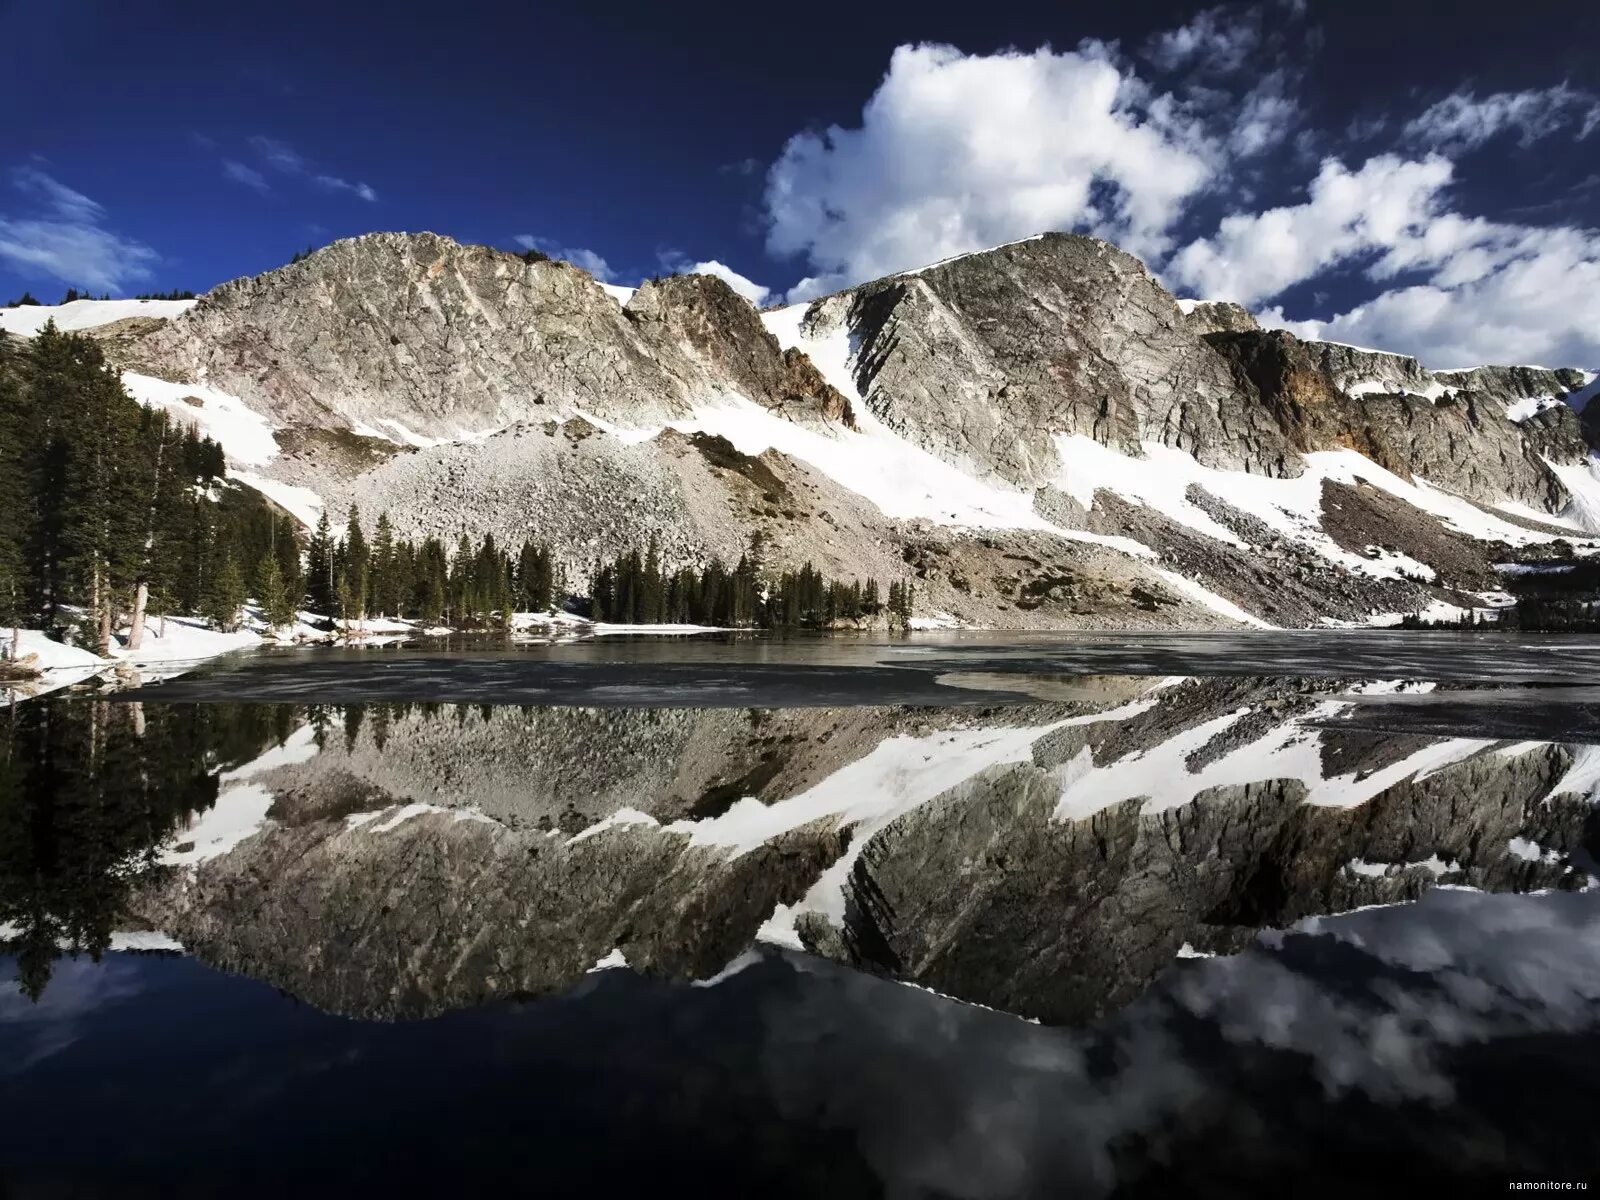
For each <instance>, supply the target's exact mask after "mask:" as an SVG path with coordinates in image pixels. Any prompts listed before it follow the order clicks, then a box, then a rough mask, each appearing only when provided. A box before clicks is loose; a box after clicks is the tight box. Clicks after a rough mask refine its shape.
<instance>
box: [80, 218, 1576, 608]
mask: <svg viewBox="0 0 1600 1200" xmlns="http://www.w3.org/2000/svg"><path fill="white" fill-rule="evenodd" d="M619 299H620V297H619V296H618V295H616V294H615V293H614V292H613V291H609V290H607V289H606V288H604V287H602V285H601V284H599V283H597V282H596V281H595V280H594V279H593V278H592V277H591V276H589V275H588V274H587V273H586V272H584V271H582V270H580V269H579V268H576V267H573V266H571V265H569V264H562V263H558V262H538V261H535V262H528V261H526V260H524V259H523V258H522V257H520V256H518V255H515V254H511V253H509V252H506V251H500V250H494V249H492V248H489V247H481V246H480V247H475V246H464V245H461V244H459V243H456V242H454V241H453V240H451V239H449V238H444V237H440V236H438V235H433V234H388V233H385V234H368V235H363V236H361V237H357V238H350V239H342V240H341V241H339V242H335V243H333V244H331V245H330V246H328V247H324V248H323V249H322V250H320V251H317V252H314V253H313V254H311V255H310V256H308V257H306V258H304V259H302V260H300V261H298V262H296V263H294V264H291V265H290V266H288V267H284V268H279V269H278V270H275V271H270V272H265V273H263V274H261V275H257V276H252V277H248V278H244V279H240V280H235V281H231V282H230V283H228V284H224V285H222V286H221V287H219V288H217V289H214V290H213V292H211V293H208V294H207V295H206V296H204V297H202V298H201V299H200V300H199V301H197V302H196V303H194V304H193V305H192V306H191V307H189V308H187V310H186V311H182V312H180V313H178V314H177V315H176V316H175V317H174V318H173V319H171V320H167V321H161V322H153V321H140V320H135V321H131V322H130V321H121V322H117V323H116V324H115V325H108V326H107V327H105V328H104V329H102V330H98V331H96V333H97V334H98V335H99V336H101V337H102V339H103V340H104V342H105V344H106V346H107V350H108V354H109V355H110V356H111V357H112V358H113V359H114V360H115V361H117V362H118V363H119V365H121V366H123V367H124V368H125V369H128V370H133V371H136V372H140V373H142V374H143V375H146V376H153V377H157V378H159V379H165V380H168V381H170V384H171V385H177V386H176V389H173V388H171V387H168V386H167V385H163V387H166V388H167V390H166V391H165V392H163V393H162V396H160V397H156V396H155V395H154V393H153V391H152V389H151V388H150V387H149V385H142V386H145V389H146V392H145V394H146V395H147V396H149V397H150V398H149V399H147V402H151V403H156V402H160V403H171V400H170V397H171V395H172V394H173V393H174V391H175V392H176V393H177V394H180V395H181V393H182V388H183V387H185V386H188V385H196V387H197V390H198V389H199V385H204V387H205V388H207V389H211V392H208V393H206V394H212V393H221V394H224V395H230V396H235V397H237V398H238V401H239V406H240V407H241V408H242V409H245V410H247V411H249V412H251V413H253V414H255V415H256V419H258V420H259V421H261V422H263V423H264V424H265V426H266V427H267V428H268V429H270V430H272V433H271V435H270V436H271V439H272V440H273V442H274V444H275V445H276V447H277V451H276V453H275V454H269V455H267V459H268V461H266V462H265V463H264V464H260V465H255V464H252V465H251V466H250V468H249V470H250V472H251V473H252V477H253V478H254V479H255V480H256V481H257V484H258V485H259V486H263V487H264V488H270V489H272V490H271V491H269V495H270V494H273V492H274V491H276V492H277V493H278V494H280V495H290V494H292V495H294V496H296V497H300V498H302V499H303V500H304V504H303V506H302V509H301V511H302V518H303V519H310V517H309V514H311V513H314V511H315V509H316V508H318V507H323V508H325V509H326V511H328V512H330V514H332V515H333V516H335V517H336V518H337V517H339V516H340V515H341V514H343V513H344V512H345V511H346V510H348V508H349V507H350V506H352V505H359V506H360V508H361V510H362V511H363V512H367V513H372V512H374V511H388V512H389V513H390V514H391V517H392V519H393V520H394V521H395V523H396V526H397V528H398V529H400V530H401V531H403V532H406V533H408V534H412V535H420V534H441V535H445V536H447V537H453V536H454V535H455V534H456V533H458V532H460V531H464V530H468V531H473V532H474V533H475V534H476V532H478V531H480V530H488V531H492V532H494V533H495V535H496V538H497V539H500V538H506V539H508V541H510V542H511V543H513V544H514V543H515V541H516V540H517V539H519V538H521V537H527V536H545V535H546V534H547V533H552V534H553V537H554V541H555V552H556V553H557V555H558V558H559V560H560V562H561V563H562V565H563V567H564V569H565V571H566V572H567V574H568V576H569V578H570V579H571V580H572V581H573V583H574V585H575V586H579V587H581V586H582V584H583V581H584V580H585V578H586V575H587V572H588V571H589V570H591V569H592V564H593V563H594V561H595V560H596V559H597V558H599V557H601V556H604V555H608V554H612V553H615V552H616V551H617V550H618V549H619V548H623V549H625V548H626V546H627V544H629V543H631V544H633V545H642V544H643V543H644V542H645V541H648V540H651V539H655V540H658V542H659V543H660V545H661V546H662V549H663V553H664V554H665V555H666V556H667V559H668V560H669V561H670V562H674V563H679V564H692V563H693V562H695V561H697V560H701V561H703V560H704V559H706V558H708V557H710V556H712V555H724V556H727V555H730V554H732V553H734V552H735V551H736V550H737V548H738V547H739V546H740V545H741V544H744V543H747V542H748V540H749V539H750V538H751V537H753V536H755V535H756V534H758V533H759V534H760V535H761V536H762V537H763V538H764V539H765V540H766V541H767V543H768V545H769V546H770V547H771V550H772V553H773V555H774V567H775V568H782V567H786V566H793V565H798V563H799V562H801V561H805V560H807V559H812V558H814V559H816V560H818V562H819V565H823V566H824V567H825V569H828V570H830V571H832V572H835V573H839V574H841V575H848V574H855V575H858V576H867V575H871V576H875V577H879V578H883V577H893V576H895V575H899V574H904V575H909V576H912V577H914V578H915V579H916V580H918V583H919V587H920V589H921V595H922V602H923V603H924V604H925V605H926V606H927V607H928V609H929V611H930V613H931V614H933V615H940V614H943V615H944V617H947V618H948V619H950V620H953V621H957V622H961V623H972V624H989V625H1007V624H1016V625H1023V626H1028V627H1034V626H1060V625H1068V626H1071V625H1087V626H1092V627H1104V626H1107V625H1119V624H1128V625H1138V626H1151V627H1156V626H1163V625H1173V624H1178V625H1192V626H1206V625H1214V624H1218V623H1222V624H1226V623H1232V622H1237V621H1240V620H1247V621H1248V620H1254V621H1266V622H1268V623H1280V624H1316V623H1321V622H1324V621H1326V620H1336V621H1355V622H1360V621H1363V620H1367V619H1373V618H1374V615H1375V614H1374V611H1373V610H1374V609H1376V610H1377V613H1378V614H1382V613H1390V614H1394V613H1399V612H1405V611H1419V610H1427V609H1430V608H1434V609H1439V608H1440V607H1441V606H1442V607H1443V608H1444V609H1449V610H1452V611H1462V610H1465V609H1468V608H1472V607H1479V606H1483V605H1485V604H1488V603H1490V602H1491V601H1490V600H1486V599H1484V596H1485V595H1487V594H1488V593H1490V592H1496V591H1497V589H1495V588H1493V587H1488V586H1486V584H1488V583H1492V582H1493V579H1494V571H1493V569H1492V566H1493V562H1494V561H1496V560H1497V556H1503V557H1514V556H1516V555H1518V554H1535V555H1539V554H1546V553H1548V550H1547V549H1546V548H1547V547H1549V546H1550V545H1551V543H1553V542H1554V541H1556V540H1558V539H1559V538H1561V537H1563V536H1565V538H1566V540H1567V541H1569V542H1571V541H1581V539H1582V537H1583V535H1584V534H1585V533H1587V532H1592V531H1594V530H1595V529H1597V528H1600V483H1597V482H1596V480H1595V476H1594V473H1593V471H1592V470H1591V469H1590V466H1589V464H1590V461H1591V458H1590V456H1591V452H1592V447H1593V446H1594V444H1595V440H1596V439H1595V436H1594V435H1595V430H1594V429H1593V428H1592V427H1591V426H1590V424H1589V422H1588V421H1586V420H1585V419H1584V415H1580V413H1579V412H1577V411H1575V409H1574V406H1573V404H1579V405H1580V406H1581V401H1583V400H1586V399H1587V396H1588V394H1590V393H1592V392H1593V390H1595V386H1596V383H1597V380H1596V377H1595V376H1593V375H1591V374H1590V373H1589V372H1586V371H1580V370H1576V369H1573V368H1557V369H1553V370H1552V369H1546V368H1534V367H1495V366H1485V367H1476V368H1467V369H1461V370H1455V371H1448V372H1433V371H1429V370H1428V369H1427V368H1425V367H1423V366H1422V364H1421V363H1419V362H1418V361H1417V360H1416V359H1414V358H1411V357H1409V356H1405V355H1397V354H1391V353H1388V352H1382V351H1371V350H1364V349H1362V348H1359V347H1348V346H1341V345H1339V344H1337V343H1324V342H1307V341H1303V340H1301V339H1299V338H1297V337H1295V336H1294V335H1293V334H1290V333H1287V332H1285V331H1282V330H1263V329H1260V328H1259V326H1258V324H1257V323H1256V322H1255V320H1254V318H1253V317H1251V316H1250V315H1249V314H1248V313H1247V312H1245V310H1243V309H1242V308H1240V307H1239V306H1237V305H1230V304H1227V303H1220V302H1188V301H1183V302H1180V301H1179V300H1177V299H1176V298H1174V297H1173V296H1172V295H1171V293H1170V292H1168V291H1167V290H1166V289H1165V287H1163V286H1162V284H1161V283H1160V281H1159V280H1158V279H1157V278H1156V277H1155V276H1154V275H1153V274H1152V273H1151V272H1150V271H1149V269H1148V268H1147V267H1146V266H1145V265H1144V264H1143V263H1141V262H1140V261H1139V260H1138V259H1136V258H1134V257H1133V256H1131V255H1128V254H1126V253H1125V252H1123V251H1121V250H1119V249H1117V248H1116V247H1114V246H1111V245H1110V244H1109V243H1105V242H1101V241H1098V240H1096V239H1092V238H1085V237H1081V236H1078V235H1071V234H1042V235H1038V236H1036V237H1033V238H1029V239H1025V240H1023V241H1020V242H1015V243H1010V244H1008V245H1006V246H1002V247H997V248H995V249H992V250H987V251H979V252H976V253H973V254H968V255H961V256H957V257H955V258H953V259H949V260H945V261H943V262H941V263H936V264H931V265H930V266H928V267H924V268H919V269H917V270H915V271H910V272H902V273H900V274H897V275H891V276H886V277H885V278H883V279H879V280H874V281H869V282H868V283H864V284H861V285H859V286H857V287H854V288H849V289H844V290H842V291H840V292H837V293H834V294H832V295H830V296H826V297H821V298H818V299H817V300H814V301H809V302H806V303H804V304H797V305H788V306H780V307H777V308H769V309H766V310H763V311H760V312H758V311H757V310H756V309H755V307H754V306H752V305H751V304H750V303H749V302H748V301H746V300H744V299H743V298H742V297H739V296H738V295H737V294H736V293H734V292H733V291H732V289H731V288H729V287H728V286H727V284H726V283H724V282H723V281H721V280H720V279H716V278H713V277H710V276H703V275H689V276H675V277H667V278H664V279H657V280H650V281H647V282H645V283H644V284H643V285H641V287H640V288H638V289H637V290H635V291H634V292H633V293H632V295H631V296H629V297H627V300H626V303H619ZM127 378H129V379H130V386H133V385H134V384H135V383H136V382H137V381H138V379H139V376H128V377H127ZM136 394H137V392H136ZM1568 398H1571V399H1572V401H1573V404H1569V403H1563V401H1564V400H1566V399H1568ZM174 408H175V409H181V410H183V411H184V412H185V415H187V417H188V419H190V420H193V421H197V422H199V423H201V424H202V425H204V424H205V423H206V422H207V421H215V420H218V419H220V414H218V413H216V412H215V411H212V412H208V410H207V408H206V407H205V404H204V402H199V403H191V404H189V405H187V406H183V405H174ZM1596 411H1597V412H1600V410H1596ZM1585 415H1586V414H1585ZM224 444H225V445H226V444H227V443H226V441H225V442H224ZM242 461H243V460H241V462H242ZM1179 482H1181V483H1182V486H1179V487H1177V488H1176V490H1174V486H1173V485H1174V484H1175V483H1179ZM1397 531H1399V532H1397ZM1397 538H1398V539H1399V540H1398V541H1397V540H1396V539H1397ZM1463 539H1465V540H1464V541H1463ZM1402 543H1403V546H1402ZM1464 547H1465V548H1464ZM1263 562H1265V563H1268V564H1270V567H1269V569H1267V570H1266V571H1263V570H1262V568H1261V566H1260V564H1261V563H1263ZM1274 572H1276V573H1277V579H1276V580H1274V577H1273V573H1274ZM1364 599H1369V600H1370V601H1371V603H1370V604H1367V605H1365V606H1363V600H1364Z"/></svg>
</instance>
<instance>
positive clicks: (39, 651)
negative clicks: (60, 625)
mask: <svg viewBox="0 0 1600 1200" xmlns="http://www.w3.org/2000/svg"><path fill="white" fill-rule="evenodd" d="M21 641H22V647H21V653H20V654H18V655H16V657H18V658H27V657H28V656H29V655H30V654H35V655H38V660H37V662H36V664H35V665H36V666H38V667H39V669H40V670H42V671H60V670H70V669H72V668H74V667H95V668H101V667H105V666H109V665H110V664H109V663H107V662H106V661H105V659H103V658H101V657H100V656H99V655H97V654H91V653H90V652H89V651H87V650H80V649H79V648H78V647H76V646H67V645H63V644H62V643H61V642H55V641H51V640H50V639H49V638H48V637H46V636H45V635H44V634H43V633H42V632H41V631H39V630H37V629H24V630H22V638H21ZM10 652H11V630H9V629H7V630H5V631H4V632H0V657H4V656H5V655H8V654H10Z"/></svg>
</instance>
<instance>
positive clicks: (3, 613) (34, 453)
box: [0, 323, 299, 653]
mask: <svg viewBox="0 0 1600 1200" xmlns="http://www.w3.org/2000/svg"><path fill="white" fill-rule="evenodd" d="M223 472H224V459H223V452H222V448H221V447H220V446H219V445H217V443H216V442H214V441H212V440H210V439H209V438H204V437H201V436H200V435H199V434H198V433H197V432H196V431H195V430H194V428H193V427H191V426H185V425H183V424H180V423H175V422H173V421H172V420H171V419H170V418H169V417H168V416H167V414H165V413H163V412H161V411H159V410H154V409H149V408H146V407H144V406H143V405H141V404H139V403H138V402H137V401H136V400H134V399H133V398H132V397H130V396H129V395H128V394H127V392H126V391H125V390H124V389H123V387H122V383H121V380H120V378H119V376H118V375H117V373H116V372H115V371H113V370H111V369H109V368H108V367H107V366H106V364H105V360H104V357H103V355H102V354H101V351H100V347H99V345H98V344H97V343H96V342H94V341H93V340H92V339H90V338H87V337H83V336H81V335H77V334H63V333H61V332H59V331H58V330H57V329H56V328H55V326H54V324H53V323H51V324H47V325H46V326H45V327H44V329H43V330H42V331H41V332H40V333H39V334H38V335H37V336H36V337H34V338H33V339H31V340H30V341H28V342H26V343H22V344H19V345H13V344H9V343H5V342H3V341H0V627H5V628H8V629H15V628H18V627H22V626H30V627H31V626H35V625H37V626H39V627H42V628H44V629H46V630H48V631H51V632H58V633H59V632H62V631H65V630H67V629H69V628H71V627H73V626H78V627H79V636H78V638H77V639H76V640H77V641H78V642H79V643H80V644H84V645H88V646H93V647H97V648H98V649H99V650H100V651H101V652H102V653H104V652H105V651H106V650H107V649H109V647H110V646H111V642H112V636H113V633H114V632H116V631H118V630H120V629H123V628H124V627H125V628H126V630H127V633H126V637H127V640H128V645H129V646H130V648H137V647H138V645H139V643H140V641H141V639H142V638H143V637H144V635H145V629H146V627H147V622H148V620H149V619H150V618H151V617H158V616H162V615H165V614H171V613H195V614H203V615H208V616H211V617H212V618H213V619H214V620H215V621H216V622H217V623H218V624H220V625H223V626H227V627H232V626H234V625H235V624H236V622H237V620H238V617H239V608H240V606H241V605H242V604H243V602H244V599H245V593H246V591H247V590H248V588H249V584H248V576H249V572H250V571H251V570H253V569H254V565H255V563H257V562H258V561H260V560H261V559H262V558H263V557H264V556H266V555H268V554H276V555H277V556H278V557H279V559H280V560H281V561H282V562H283V563H285V564H290V565H292V567H293V569H294V571H295V572H296V574H298V570H299V567H298V563H299V549H298V546H297V545H296V542H295V538H294V531H293V528H292V522H291V521H290V520H289V519H288V518H287V517H285V516H283V515H282V514H281V513H278V512H276V510H274V509H272V508H271V507H270V506H269V505H267V504H266V503H265V502H264V501H263V500H262V499H261V498H260V497H259V496H258V495H256V494H255V493H254V492H248V491H245V490H242V489H238V488H233V487H229V486H227V485H226V483H225V481H224V479H223ZM11 644H12V645H15V641H14V640H13V641H12V643H11Z"/></svg>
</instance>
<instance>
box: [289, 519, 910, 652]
mask: <svg viewBox="0 0 1600 1200" xmlns="http://www.w3.org/2000/svg"><path fill="white" fill-rule="evenodd" d="M761 549H762V547H761V541H760V539H759V537H758V538H757V539H756V540H755V542H754V543H753V544H752V546H751V548H750V550H749V551H748V552H747V553H745V554H743V555H741V556H740V558H739V561H738V563H736V564H735V565H734V566H733V567H732V568H729V567H728V566H727V565H726V564H724V563H723V562H722V561H721V560H719V559H713V560H712V561H711V562H710V563H709V564H707V565H706V566H704V567H701V568H698V569H696V568H693V567H682V568H679V569H677V570H667V569H665V568H664V567H663V565H662V560H661V553H660V549H659V547H658V546H657V544H656V543H655V542H653V541H652V543H651V544H650V546H649V548H648V549H647V550H645V551H644V552H642V553H641V552H640V551H638V550H630V551H627V552H625V553H622V554H619V555H617V556H616V557H615V558H613V559H609V560H602V561H600V562H597V563H596V564H595V569H594V573H593V584H592V588H591V594H590V597H589V611H590V614H591V615H592V616H593V618H594V619H595V620H597V621H609V622H615V623H619V624H634V625H639V624H646V625H649V624H685V625H690V624H692V625H718V626H723V627H728V628H747V627H755V628H763V629H786V628H787V629H794V628H799V629H825V628H827V627H829V626H831V625H833V624H834V623H835V622H836V621H841V620H843V621H851V620H860V619H870V618H873V617H878V616H887V618H888V620H889V622H890V624H891V625H893V624H899V625H902V626H903V625H907V624H909V622H910V617H911V609H912V600H913V596H912V589H911V585H910V584H909V583H900V582H895V583H891V584H890V585H889V589H888V598H887V601H885V599H884V593H883V591H882V589H881V588H880V587H879V585H878V582H877V580H871V579H869V580H866V581H864V582H863V581H860V580H851V581H844V580H837V579H827V578H825V577H824V576H823V574H822V572H821V571H819V570H818V569H817V568H816V567H815V566H813V565H812V564H810V563H807V564H805V565H804V566H802V567H800V568H799V569H798V570H792V571H785V572H782V573H780V574H779V575H777V576H776V577H775V578H772V579H771V580H767V579H766V577H765V574H764V572H763V570H762V564H761ZM277 587H278V585H277V583H276V581H270V580H263V581H261V583H260V585H259V588H258V599H259V601H260V603H261V605H262V607H263V609H265V610H267V613H268V616H269V620H271V615H270V614H271V608H272V605H271V602H270V601H269V600H268V599H267V593H268V592H269V591H270V592H272V593H274V594H276V592H277ZM304 590H305V602H306V605H307V607H309V608H310V609H311V610H312V611H313V612H316V613H321V614H326V615H329V616H333V617H336V618H338V619H340V620H342V621H344V622H345V623H346V624H359V623H360V622H361V621H363V620H366V619H368V618H371V617H383V618H400V619H406V620H414V621H419V622H421V623H423V624H424V625H447V626H450V627H452V628H456V629H492V628H497V627H503V626H505V625H506V624H508V623H509V621H510V619H511V614H512V613H514V612H546V611H549V610H551V609H553V608H558V607H561V606H563V605H564V604H565V602H566V601H567V599H568V594H567V590H566V588H565V586H564V581H563V580H562V578H561V575H560V572H559V570H558V569H557V566H556V563H555V559H554V557H553V555H552V553H551V551H550V547H549V546H547V545H546V544H544V543H543V542H540V541H537V540H531V539H530V540H528V541H525V542H523V544H522V546H521V548H520V549H519V550H518V551H517V553H515V554H511V553H509V552H507V551H505V550H503V549H501V547H500V546H499V545H498V544H497V543H496V541H495V538H494V535H493V534H485V535H484V537H483V539H482V540H481V541H479V542H476V543H474V542H473V541H472V539H471V538H470V537H469V536H468V535H466V534H465V533H463V534H461V535H460V536H459V537H458V538H457V540H456V543H455V545H454V546H453V547H447V546H446V544H445V542H444V541H443V540H442V539H440V538H437V537H428V538H424V539H423V540H422V541H420V542H413V541H409V540H407V539H404V538H399V537H396V536H395V533H394V528H393V525H392V524H391V523H390V521H389V516H388V514H387V513H384V514H381V515H380V516H379V517H378V520H377V523H376V525H374V526H373V531H372V534H371V536H370V537H369V536H368V534H367V530H366V527H365V525H364V524H363V521H362V517H361V513H360V510H359V509H357V508H352V509H351V511H350V514H349V517H348V519H347V520H346V522H345V525H344V529H343V531H342V534H341V535H338V536H336V535H335V533H334V530H333V527H332V525H331V523H330V522H329V520H328V516H327V514H326V513H324V514H323V515H322V518H321V520H320V521H319V522H318V524H317V527H316V530H315V531H314V532H313V533H312V535H311V540H310V542H309V544H308V545H307V548H306V571H305V589H304ZM273 623H275V624H276V623H278V622H276V621H274V622H273Z"/></svg>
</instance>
